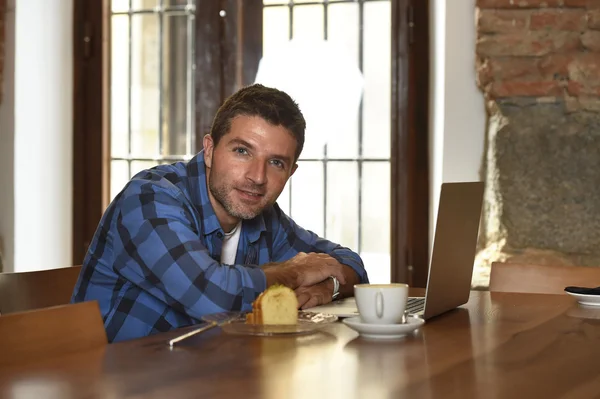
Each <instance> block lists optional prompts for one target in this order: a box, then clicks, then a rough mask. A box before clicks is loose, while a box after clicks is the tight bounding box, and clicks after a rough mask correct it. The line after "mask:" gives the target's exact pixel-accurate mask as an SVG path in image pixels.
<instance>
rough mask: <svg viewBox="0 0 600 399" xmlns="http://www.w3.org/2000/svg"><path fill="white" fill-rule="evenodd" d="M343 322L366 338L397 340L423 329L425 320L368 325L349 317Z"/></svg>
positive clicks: (411, 319)
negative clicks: (420, 328)
mask: <svg viewBox="0 0 600 399" xmlns="http://www.w3.org/2000/svg"><path fill="white" fill-rule="evenodd" d="M342 322H343V323H344V324H345V325H347V326H348V327H350V328H351V329H353V330H354V331H357V332H358V333H359V334H360V335H361V336H363V337H365V338H371V339H397V338H402V337H404V336H405V335H406V334H409V333H411V332H413V331H415V330H416V329H417V328H419V327H421V326H422V325H423V324H424V323H425V320H423V319H421V318H419V317H408V319H407V321H406V323H405V324H368V323H363V321H362V320H361V318H360V317H349V318H347V319H343V320H342Z"/></svg>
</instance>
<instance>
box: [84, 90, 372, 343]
mask: <svg viewBox="0 0 600 399" xmlns="http://www.w3.org/2000/svg"><path fill="white" fill-rule="evenodd" d="M305 126H306V124H305V121H304V117H303V116H302V113H301V112H300V110H299V109H298V106H297V104H296V103H295V102H294V101H293V100H292V99H291V98H290V97H289V96H288V95H287V94H285V93H284V92H281V91H279V90H276V89H271V88H267V87H264V86H261V85H253V86H249V87H246V88H243V89H241V90H239V91H238V92H236V93H235V94H233V95H232V96H231V97H230V98H228V99H227V101H226V102H225V103H224V104H223V105H222V106H221V108H220V109H219V111H218V112H217V115H216V116H215V119H214V121H213V125H212V128H211V133H210V134H209V135H206V136H205V137H204V141H203V144H204V150H203V151H201V152H200V153H199V154H197V155H196V156H195V157H194V158H193V159H192V160H190V161H189V162H187V163H184V162H178V163H175V164H173V165H160V166H156V167H154V168H152V169H149V170H144V171H142V172H140V173H138V174H137V175H135V176H134V177H133V178H132V179H131V180H130V181H129V182H128V183H127V185H126V186H125V188H124V189H123V191H121V193H120V194H118V195H117V196H116V197H115V199H114V200H113V202H112V203H111V204H110V205H109V207H108V208H107V209H106V211H105V213H104V215H103V217H102V220H101V221H100V224H99V226H98V229H97V230H96V233H95V235H94V238H93V240H92V243H91V245H90V248H89V249H88V252H87V254H86V257H85V260H84V262H83V268H82V270H81V274H80V276H79V279H78V281H77V284H76V286H75V291H74V293H73V297H72V302H81V301H88V300H97V301H98V302H99V304H100V309H101V311H102V315H103V317H104V325H105V328H106V332H107V335H108V339H109V340H110V341H111V342H112V341H121V340H125V339H130V338H136V337H142V336H146V335H150V334H153V333H157V332H161V331H169V330H172V329H174V328H178V327H182V326H187V325H191V324H194V323H197V322H198V320H199V319H200V318H201V317H202V316H204V315H206V314H210V313H216V312H222V311H230V310H232V311H239V310H250V309H251V305H252V302H253V301H254V300H255V299H256V297H257V296H258V295H259V294H260V293H261V292H262V291H264V290H265V289H266V288H267V287H268V286H270V285H272V284H283V285H286V286H288V287H290V288H292V289H294V290H295V292H296V295H297V297H298V301H299V304H300V306H301V307H304V308H307V307H312V306H316V305H320V304H324V303H327V302H329V301H331V300H332V297H334V296H337V295H340V294H341V295H342V296H343V295H352V293H353V285H354V284H355V283H359V282H368V278H367V274H366V272H365V269H364V266H363V263H362V261H361V259H360V257H359V256H358V255H357V254H355V253H354V252H352V251H350V250H349V249H347V248H343V247H341V246H339V245H337V244H334V243H332V242H329V241H327V240H324V239H322V238H319V237H318V236H317V235H315V234H314V233H312V232H310V231H307V230H304V229H302V228H301V227H300V226H298V225H296V224H295V223H294V221H293V220H292V219H290V218H289V217H288V216H286V215H285V214H284V213H283V212H282V211H281V209H280V208H279V206H278V205H277V203H276V202H275V201H276V199H277V197H278V196H279V194H281V191H282V190H283V188H284V187H285V184H286V182H287V181H288V179H289V178H290V177H291V176H292V175H293V173H294V172H295V170H296V168H297V164H296V161H297V160H298V157H299V156H300V153H301V151H302V147H303V145H304V130H305ZM338 287H339V293H338V292H337V291H338Z"/></svg>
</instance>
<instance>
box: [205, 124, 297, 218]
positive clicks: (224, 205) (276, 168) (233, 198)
mask: <svg viewBox="0 0 600 399" xmlns="http://www.w3.org/2000/svg"><path fill="white" fill-rule="evenodd" d="M296 146H297V143H296V139H295V138H294V136H292V134H291V132H289V131H288V130H287V129H286V128H284V127H282V126H273V125H271V124H269V123H268V122H267V121H265V120H264V119H262V118H260V117H258V116H244V115H240V116H237V117H235V118H234V119H233V120H232V121H231V130H230V131H229V133H227V134H225V135H224V136H223V137H221V140H220V141H219V144H218V145H217V146H216V147H215V146H214V143H213V140H212V137H211V136H209V135H207V136H205V137H204V151H205V153H204V158H205V163H206V167H207V169H210V170H209V171H208V173H207V176H208V187H209V192H210V195H211V196H212V198H211V202H212V204H213V208H215V213H216V214H217V217H218V218H219V220H220V221H221V223H222V224H223V222H225V221H227V222H229V223H235V220H237V219H252V218H254V217H256V216H257V215H259V214H260V213H261V212H262V211H263V210H264V209H265V208H266V207H268V206H270V205H272V204H273V203H275V201H276V200H277V197H279V194H281V191H282V190H283V188H284V187H285V184H286V182H287V181H288V179H289V178H290V176H291V175H292V174H293V173H294V172H295V170H296V167H297V165H296V163H295V159H294V158H295V153H296ZM213 199H214V200H216V203H215V201H214V200H213ZM223 219H225V220H223Z"/></svg>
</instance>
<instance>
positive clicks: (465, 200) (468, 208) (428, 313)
mask: <svg viewBox="0 0 600 399" xmlns="http://www.w3.org/2000/svg"><path fill="white" fill-rule="evenodd" d="M483 188H484V184H483V182H466V183H443V184H442V187H441V192H440V202H439V206H438V214H437V223H436V229H435V237H434V241H433V251H432V253H431V259H430V262H429V274H428V279H427V288H426V291H425V297H410V298H408V302H407V304H406V310H408V312H409V313H410V314H412V315H416V316H419V317H421V318H423V319H425V320H427V319H430V318H432V317H435V316H438V315H440V314H442V313H446V312H448V311H450V310H452V309H455V308H457V307H459V306H461V305H464V304H465V303H467V301H468V300H469V293H470V291H471V279H472V277H473V266H474V263H475V252H476V248H477V236H478V233H479V223H480V218H481V208H482V204H483ZM305 310H306V311H310V312H322V313H329V314H334V315H337V316H338V317H353V316H357V315H358V309H357V307H356V302H355V300H354V298H353V297H350V298H344V299H341V300H339V301H334V302H332V303H329V304H327V305H322V306H316V307H313V308H310V309H305Z"/></svg>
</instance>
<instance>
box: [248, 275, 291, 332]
mask: <svg viewBox="0 0 600 399" xmlns="http://www.w3.org/2000/svg"><path fill="white" fill-rule="evenodd" d="M246 323H247V324H270V325H294V324H297V323H298V299H297V298H296V294H295V293H294V291H293V290H292V289H291V288H288V287H286V286H283V285H272V286H270V287H269V288H267V289H266V290H265V291H264V292H262V293H261V294H260V295H259V296H258V298H256V300H255V301H254V303H253V304H252V313H248V314H247V315H246Z"/></svg>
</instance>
